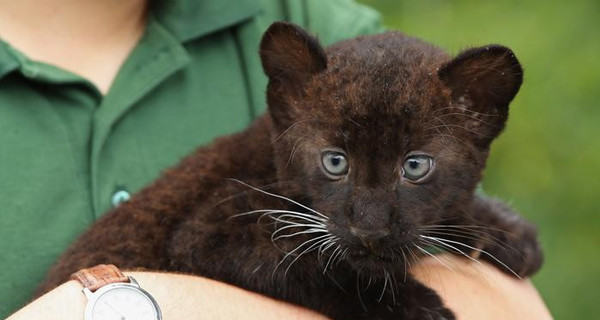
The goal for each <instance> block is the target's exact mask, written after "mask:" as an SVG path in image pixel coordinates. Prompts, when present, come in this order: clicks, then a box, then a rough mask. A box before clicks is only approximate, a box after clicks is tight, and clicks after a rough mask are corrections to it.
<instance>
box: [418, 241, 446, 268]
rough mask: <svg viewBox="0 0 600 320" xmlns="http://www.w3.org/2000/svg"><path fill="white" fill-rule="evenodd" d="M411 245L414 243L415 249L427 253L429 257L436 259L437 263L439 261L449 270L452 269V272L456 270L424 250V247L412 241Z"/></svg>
mask: <svg viewBox="0 0 600 320" xmlns="http://www.w3.org/2000/svg"><path fill="white" fill-rule="evenodd" d="M413 245H414V246H415V247H417V249H419V250H421V252H423V253H424V254H426V255H428V256H430V257H432V258H434V259H435V260H437V261H438V262H439V263H441V264H442V265H443V266H444V267H446V268H448V269H449V270H450V271H454V272H456V270H454V269H453V268H451V267H450V266H449V265H447V264H445V263H444V262H442V260H440V259H439V258H438V257H436V256H435V255H433V254H431V253H429V252H427V250H425V249H423V248H421V247H419V246H418V245H416V244H414V243H413Z"/></svg>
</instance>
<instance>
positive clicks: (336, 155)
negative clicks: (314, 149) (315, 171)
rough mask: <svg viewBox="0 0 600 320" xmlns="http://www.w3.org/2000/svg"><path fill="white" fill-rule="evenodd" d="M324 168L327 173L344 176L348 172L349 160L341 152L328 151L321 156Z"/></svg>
mask: <svg viewBox="0 0 600 320" xmlns="http://www.w3.org/2000/svg"><path fill="white" fill-rule="evenodd" d="M321 161H322V162H323V168H325V171H327V173H329V174H331V175H334V176H342V175H345V174H346V173H347V172H348V161H347V160H346V156H345V155H344V154H343V153H341V152H336V151H326V152H323V154H322V156H321Z"/></svg>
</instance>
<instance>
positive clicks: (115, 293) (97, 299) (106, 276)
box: [71, 264, 162, 320]
mask: <svg viewBox="0 0 600 320" xmlns="http://www.w3.org/2000/svg"><path fill="white" fill-rule="evenodd" d="M71 279H74V280H78V281H79V282H81V283H82V284H83V293H84V294H85V296H86V297H87V299H88V302H87V305H86V307H85V313H84V320H162V314H161V312H160V308H159V307H158V303H156V300H154V298H153V297H152V296H151V295H150V294H149V293H148V292H146V290H144V289H142V288H140V285H139V284H138V283H137V281H135V279H134V278H133V277H127V276H125V275H124V274H123V273H122V272H121V271H120V270H119V268H117V267H116V266H114V265H112V264H108V265H106V264H101V265H97V266H95V267H92V268H87V269H81V270H79V271H77V272H75V273H74V274H72V275H71Z"/></svg>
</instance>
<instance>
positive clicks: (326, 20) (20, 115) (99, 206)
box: [0, 0, 381, 318]
mask: <svg viewBox="0 0 600 320" xmlns="http://www.w3.org/2000/svg"><path fill="white" fill-rule="evenodd" d="M156 3H157V4H159V5H160V6H161V7H153V8H151V10H150V16H149V19H148V22H147V26H146V31H145V34H144V36H143V38H142V39H141V40H140V42H139V43H138V44H137V46H136V48H135V49H134V50H133V52H132V53H131V54H130V56H129V57H128V59H127V60H126V62H125V63H124V65H123V66H122V67H121V69H120V71H119V73H118V75H117V77H116V79H115V81H114V84H113V86H112V87H111V89H110V91H109V92H108V93H107V94H106V95H105V96H102V95H101V94H100V93H99V91H98V90H97V89H96V88H95V87H94V85H93V84H91V83H90V82H89V81H87V80H86V79H83V78H81V77H79V76H77V75H75V74H72V73H69V72H67V71H64V70H61V69H58V68H56V67H54V66H52V65H48V64H44V63H40V62H36V61H32V60H30V59H28V58H27V56H26V55H24V54H22V53H20V52H19V51H18V50H16V49H15V48H13V47H11V46H10V44H8V43H5V42H1V41H0V254H1V256H0V318H4V317H6V316H7V315H8V314H9V313H10V312H12V311H13V310H15V309H16V308H18V307H20V306H22V305H23V304H24V303H25V302H26V301H27V299H28V297H30V295H31V293H32V291H33V290H34V288H35V286H36V284H37V283H38V282H39V281H41V280H42V279H43V277H44V274H45V272H46V270H47V269H48V267H49V266H50V265H51V264H52V263H53V261H55V259H56V258H57V256H58V255H59V254H60V253H61V252H62V251H64V250H65V248H66V246H67V245H68V244H69V243H70V242H71V241H73V239H74V238H75V237H76V236H77V235H78V234H79V233H80V232H81V231H82V230H84V229H85V228H86V227H87V226H89V225H90V224H91V223H92V222H94V220H95V219H97V218H98V217H99V216H101V215H102V214H103V213H105V212H106V211H107V210H109V209H110V208H111V207H112V206H114V205H118V203H119V202H121V201H125V200H127V198H128V196H129V194H130V193H134V192H136V191H137V190H139V189H140V188H141V187H142V186H144V185H146V184H148V183H149V182H150V181H152V180H153V179H155V178H156V177H157V176H158V175H159V174H160V172H161V171H163V170H164V169H165V168H167V167H169V166H172V165H173V164H175V163H176V162H177V161H178V160H179V159H180V158H182V157H183V156H184V155H186V154H187V153H189V152H190V151H191V150H193V149H194V148H195V147H197V146H199V145H202V144H205V143H207V142H209V141H211V140H212V139H213V138H214V137H216V136H219V135H223V134H228V133H232V132H234V131H237V130H240V129H242V128H244V127H246V126H247V125H248V123H249V122H250V121H251V120H252V119H253V118H255V117H256V116H257V115H259V114H260V113H262V112H263V110H264V109H265V103H264V91H265V86H266V78H265V77H264V75H263V72H262V69H261V66H260V61H259V59H258V54H257V49H258V42H259V40H260V37H261V34H262V32H263V31H264V30H265V29H266V28H267V27H268V25H269V24H270V23H271V22H273V21H275V20H288V21H292V22H295V23H297V24H300V25H303V26H304V27H305V28H307V29H309V30H310V31H311V32H312V33H316V34H317V35H318V36H319V38H320V39H321V41H322V42H323V43H326V44H327V43H332V42H334V41H337V40H341V39H344V38H348V37H352V36H356V35H358V34H365V33H373V32H377V31H380V30H381V25H380V20H379V16H378V14H377V13H375V12H374V11H372V10H370V9H368V8H365V7H362V6H359V5H357V4H355V3H354V2H352V1H350V0H328V1H323V0H306V1H303V0H201V1H198V0H178V1H174V0H171V1H160V2H156Z"/></svg>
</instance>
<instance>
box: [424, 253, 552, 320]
mask: <svg viewBox="0 0 600 320" xmlns="http://www.w3.org/2000/svg"><path fill="white" fill-rule="evenodd" d="M436 257H437V258H438V259H439V260H440V261H442V262H443V263H444V264H446V265H443V264H442V263H440V261H438V260H436V259H434V258H428V259H424V260H423V261H422V262H421V263H419V264H418V265H417V266H416V267H415V268H414V269H413V270H412V274H413V275H414V276H415V277H416V278H417V279H418V280H419V281H421V283H424V284H425V285H426V286H428V287H430V288H432V289H434V290H435V291H436V292H437V293H438V294H439V295H440V296H441V297H442V300H443V301H444V303H445V304H446V305H447V306H448V308H450V310H452V311H454V313H455V314H456V315H457V319H489V320H494V319H498V320H499V319H512V320H521V319H522V320H525V319H529V320H546V319H552V316H551V315H550V312H549V311H548V308H547V307H546V305H545V304H544V301H543V300H542V298H541V297H540V295H539V293H538V292H537V290H536V289H535V287H534V286H533V284H532V283H531V281H529V279H525V280H519V279H517V278H515V277H514V276H512V275H509V274H507V273H504V272H502V271H500V270H498V269H497V268H496V267H494V266H492V265H490V264H488V263H485V262H481V264H479V263H476V262H474V261H471V260H468V259H466V258H462V257H459V256H455V255H447V254H446V255H438V256H436ZM450 268H452V269H450Z"/></svg>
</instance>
